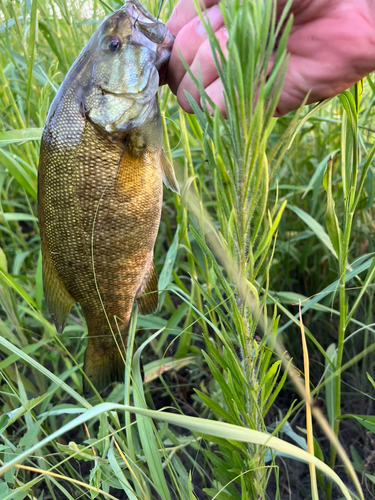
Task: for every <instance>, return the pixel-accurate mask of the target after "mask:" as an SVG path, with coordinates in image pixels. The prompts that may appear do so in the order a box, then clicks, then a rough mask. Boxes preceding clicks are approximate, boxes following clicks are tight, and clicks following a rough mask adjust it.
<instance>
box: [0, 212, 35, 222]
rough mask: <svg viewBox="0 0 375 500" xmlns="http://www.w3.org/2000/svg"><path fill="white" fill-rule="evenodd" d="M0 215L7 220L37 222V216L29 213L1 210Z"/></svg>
mask: <svg viewBox="0 0 375 500" xmlns="http://www.w3.org/2000/svg"><path fill="white" fill-rule="evenodd" d="M0 216H1V217H3V219H4V220H6V221H7V222H11V221H33V222H38V218H37V217H35V215H31V214H21V213H14V212H2V213H0Z"/></svg>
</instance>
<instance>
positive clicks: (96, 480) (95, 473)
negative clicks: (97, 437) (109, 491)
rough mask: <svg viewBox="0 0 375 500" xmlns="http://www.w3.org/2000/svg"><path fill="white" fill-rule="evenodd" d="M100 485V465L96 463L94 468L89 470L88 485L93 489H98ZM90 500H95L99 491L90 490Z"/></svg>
mask: <svg viewBox="0 0 375 500" xmlns="http://www.w3.org/2000/svg"><path fill="white" fill-rule="evenodd" d="M101 484H102V470H101V468H100V464H99V463H98V462H96V464H95V466H94V467H93V468H92V469H91V470H90V485H91V486H93V487H94V488H97V489H100V487H101ZM90 493H91V498H96V497H97V496H98V495H99V491H94V490H90Z"/></svg>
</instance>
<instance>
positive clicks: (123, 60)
mask: <svg viewBox="0 0 375 500" xmlns="http://www.w3.org/2000/svg"><path fill="white" fill-rule="evenodd" d="M173 41H174V38H173V36H172V35H171V34H170V33H169V32H168V30H167V28H166V26H165V24H163V23H162V22H160V21H158V20H157V19H155V18H154V17H153V16H151V14H150V13H149V12H147V10H146V9H144V7H143V6H142V5H141V4H140V3H139V2H138V1H137V0H129V1H128V2H126V3H125V5H124V6H123V7H122V8H121V9H119V10H118V11H116V12H114V13H113V14H112V15H110V16H109V17H108V18H107V19H106V20H105V21H104V22H103V23H102V24H101V25H100V26H99V28H98V29H97V31H96V32H95V33H94V35H93V36H92V38H91V40H90V41H89V43H88V45H87V47H86V54H87V56H88V57H86V58H85V59H86V61H85V71H84V72H82V74H81V75H82V77H83V79H82V83H83V88H84V95H83V98H84V106H83V108H84V113H85V116H87V118H88V119H90V120H91V121H92V122H93V123H94V124H95V125H96V126H98V127H99V128H101V129H102V130H103V131H105V132H108V133H111V134H113V133H116V132H126V131H128V130H131V129H133V128H136V127H139V126H141V125H142V124H143V123H145V121H147V120H149V119H152V118H153V116H154V115H155V113H156V112H157V109H158V104H157V97H156V94H157V90H158V86H159V69H160V68H161V67H162V66H163V65H165V64H166V63H167V62H168V59H169V57H170V54H171V51H172V46H173Z"/></svg>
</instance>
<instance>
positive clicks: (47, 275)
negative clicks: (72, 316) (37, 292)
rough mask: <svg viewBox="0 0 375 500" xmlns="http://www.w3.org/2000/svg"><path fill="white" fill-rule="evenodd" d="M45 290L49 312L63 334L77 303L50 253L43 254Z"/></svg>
mask: <svg viewBox="0 0 375 500" xmlns="http://www.w3.org/2000/svg"><path fill="white" fill-rule="evenodd" d="M42 259H43V288H44V297H45V299H46V303H47V307H48V310H49V312H50V314H51V318H52V320H53V322H54V324H55V326H56V330H57V331H58V333H62V331H63V330H64V326H65V323H66V318H67V317H68V314H69V313H70V310H71V308H72V307H73V306H74V304H75V303H76V302H77V301H76V300H75V299H73V297H72V296H71V295H70V293H69V292H68V290H67V289H66V288H65V285H64V283H63V282H62V281H61V279H60V277H59V275H58V274H57V271H56V269H55V267H54V265H53V262H52V259H51V256H50V255H49V253H48V251H47V252H43V255H42Z"/></svg>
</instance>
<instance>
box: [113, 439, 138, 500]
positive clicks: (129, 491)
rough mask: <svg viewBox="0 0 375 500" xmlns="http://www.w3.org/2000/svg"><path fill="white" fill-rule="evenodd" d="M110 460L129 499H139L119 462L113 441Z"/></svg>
mask: <svg viewBox="0 0 375 500" xmlns="http://www.w3.org/2000/svg"><path fill="white" fill-rule="evenodd" d="M108 460H109V463H110V465H111V468H112V470H113V473H114V475H115V476H116V478H117V479H118V481H119V482H120V484H121V487H122V489H123V490H124V491H125V493H126V495H127V497H128V499H129V500H137V496H136V495H135V494H134V491H133V488H132V487H131V485H130V483H129V481H128V480H127V479H126V477H125V475H124V473H123V472H122V470H121V467H120V466H119V464H118V463H117V460H116V457H115V454H114V453H113V443H112V445H111V447H110V449H109V450H108Z"/></svg>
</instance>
